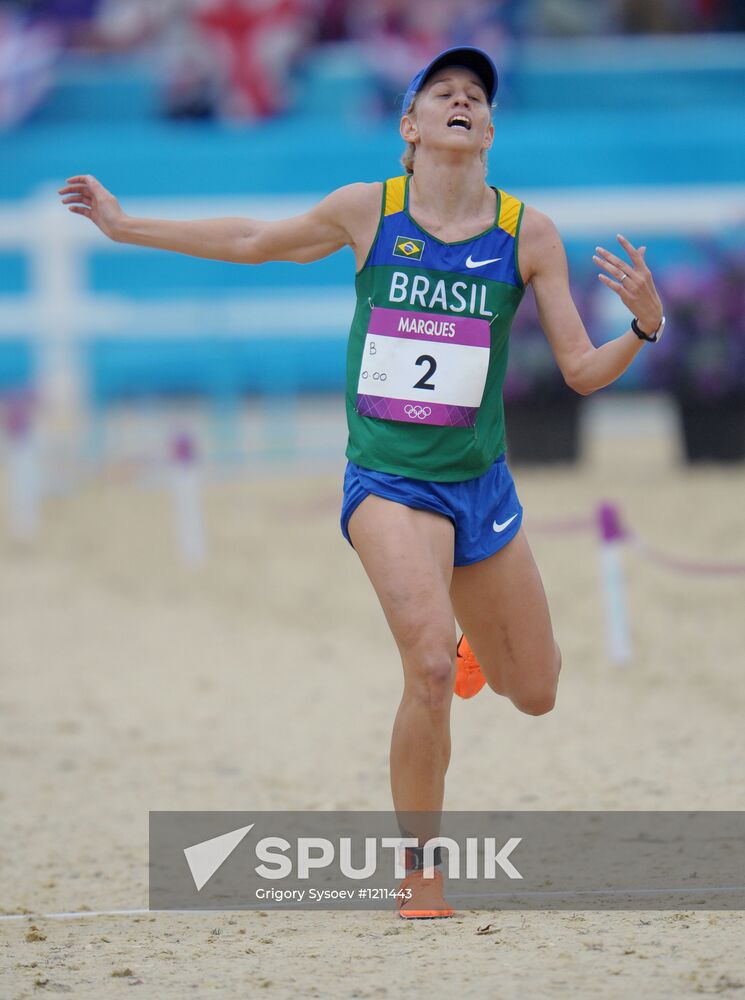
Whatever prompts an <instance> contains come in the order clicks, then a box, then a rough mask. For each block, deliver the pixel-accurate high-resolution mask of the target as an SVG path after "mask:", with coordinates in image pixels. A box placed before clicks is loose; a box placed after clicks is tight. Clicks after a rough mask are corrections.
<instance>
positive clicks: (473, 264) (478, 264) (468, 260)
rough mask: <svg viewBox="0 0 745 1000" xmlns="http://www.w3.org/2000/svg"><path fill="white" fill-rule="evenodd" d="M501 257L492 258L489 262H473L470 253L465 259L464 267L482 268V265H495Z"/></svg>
mask: <svg viewBox="0 0 745 1000" xmlns="http://www.w3.org/2000/svg"><path fill="white" fill-rule="evenodd" d="M501 259H502V258H501V257H492V258H491V260H473V258H472V257H471V255H470V253H469V255H468V257H466V267H483V266H484V264H496V263H497V261H498V260H501Z"/></svg>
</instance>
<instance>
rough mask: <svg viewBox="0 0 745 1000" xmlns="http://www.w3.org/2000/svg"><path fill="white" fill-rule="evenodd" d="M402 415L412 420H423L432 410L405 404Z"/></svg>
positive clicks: (426, 407)
mask: <svg viewBox="0 0 745 1000" xmlns="http://www.w3.org/2000/svg"><path fill="white" fill-rule="evenodd" d="M404 413H405V414H406V416H407V417H411V418H412V420H425V419H426V418H427V417H428V416H430V414H431V413H432V410H431V409H430V408H429V407H428V406H413V405H412V404H411V403H407V404H406V406H405V407H404Z"/></svg>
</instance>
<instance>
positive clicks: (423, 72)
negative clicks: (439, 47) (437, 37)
mask: <svg viewBox="0 0 745 1000" xmlns="http://www.w3.org/2000/svg"><path fill="white" fill-rule="evenodd" d="M444 66H465V67H466V68H467V69H470V70H473V72H474V73H475V74H476V76H477V77H478V78H479V80H481V82H482V83H483V85H484V90H485V91H486V96H487V97H488V99H489V104H493V103H494V98H495V96H496V93H497V85H498V83H499V77H498V76H497V67H496V66H495V65H494V63H493V62H492V59H491V57H490V56H488V55H487V54H486V52H484V51H483V50H482V49H475V48H473V47H472V46H470V45H456V46H455V47H454V48H452V49H445V51H444V52H441V53H440V54H439V56H435V58H434V59H433V60H432V62H431V63H430V64H429V65H428V66H425V67H424V69H420V70H419V72H418V73H417V75H416V76H415V77H414V79H413V80H412V81H411V83H410V84H409V87H408V90H407V91H406V94H405V95H404V99H403V102H402V104H401V114H402V115H405V114H406V111H407V109H408V108H409V105H410V104H411V102H412V101H413V100H414V98H415V97H416V95H417V94H418V93H419V91H420V90H421V89H422V87H423V86H424V84H425V83H426V82H427V80H428V79H429V78H430V77H431V76H432V74H433V73H436V72H437V70H438V69H442V68H443V67H444Z"/></svg>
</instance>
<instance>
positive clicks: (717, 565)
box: [528, 501, 745, 576]
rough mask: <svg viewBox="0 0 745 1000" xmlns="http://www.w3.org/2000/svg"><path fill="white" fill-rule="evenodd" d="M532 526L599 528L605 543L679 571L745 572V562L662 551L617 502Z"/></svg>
mask: <svg viewBox="0 0 745 1000" xmlns="http://www.w3.org/2000/svg"><path fill="white" fill-rule="evenodd" d="M528 526H529V528H530V530H531V531H533V532H539V533H541V534H557V535H563V534H573V533H575V532H578V531H589V530H591V529H593V528H595V529H596V530H597V533H598V536H599V538H600V540H601V542H615V541H624V542H628V543H630V544H631V545H632V546H633V548H634V549H635V550H636V551H637V552H638V553H639V554H640V555H642V556H643V557H644V558H645V559H647V560H648V561H649V562H652V563H656V564H657V565H658V566H661V567H662V568H663V569H669V570H673V571H675V572H678V573H695V574H698V575H708V576H741V575H745V562H715V561H709V560H696V559H684V558H680V557H679V556H674V555H670V554H669V553H667V552H661V551H660V550H659V549H656V548H654V546H651V545H647V543H646V542H645V541H643V540H642V539H641V538H639V537H638V535H635V534H634V533H633V532H632V531H630V530H629V529H628V528H626V527H625V525H624V523H623V518H622V517H621V510H620V508H619V507H618V505H617V504H614V503H610V502H608V501H605V502H603V503H601V504H599V505H598V508H597V510H596V512H595V516H594V517H579V516H578V517H566V518H559V519H555V520H550V521H536V522H533V521H530V522H529V525H528Z"/></svg>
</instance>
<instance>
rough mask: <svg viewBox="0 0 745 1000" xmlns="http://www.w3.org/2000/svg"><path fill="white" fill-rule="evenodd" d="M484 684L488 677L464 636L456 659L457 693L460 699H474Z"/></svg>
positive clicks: (460, 641)
mask: <svg viewBox="0 0 745 1000" xmlns="http://www.w3.org/2000/svg"><path fill="white" fill-rule="evenodd" d="M484 684H486V677H484V674H483V672H482V670H481V667H480V666H479V661H478V660H477V659H476V657H475V656H474V655H473V650H472V649H471V647H470V646H469V645H468V639H466V637H465V635H462V636H461V637H460V639H459V640H458V647H457V650H456V657H455V693H456V694H457V695H458V697H460V698H473V696H474V695H475V694H478V693H479V691H480V690H481V688H482V687H483V686H484Z"/></svg>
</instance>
